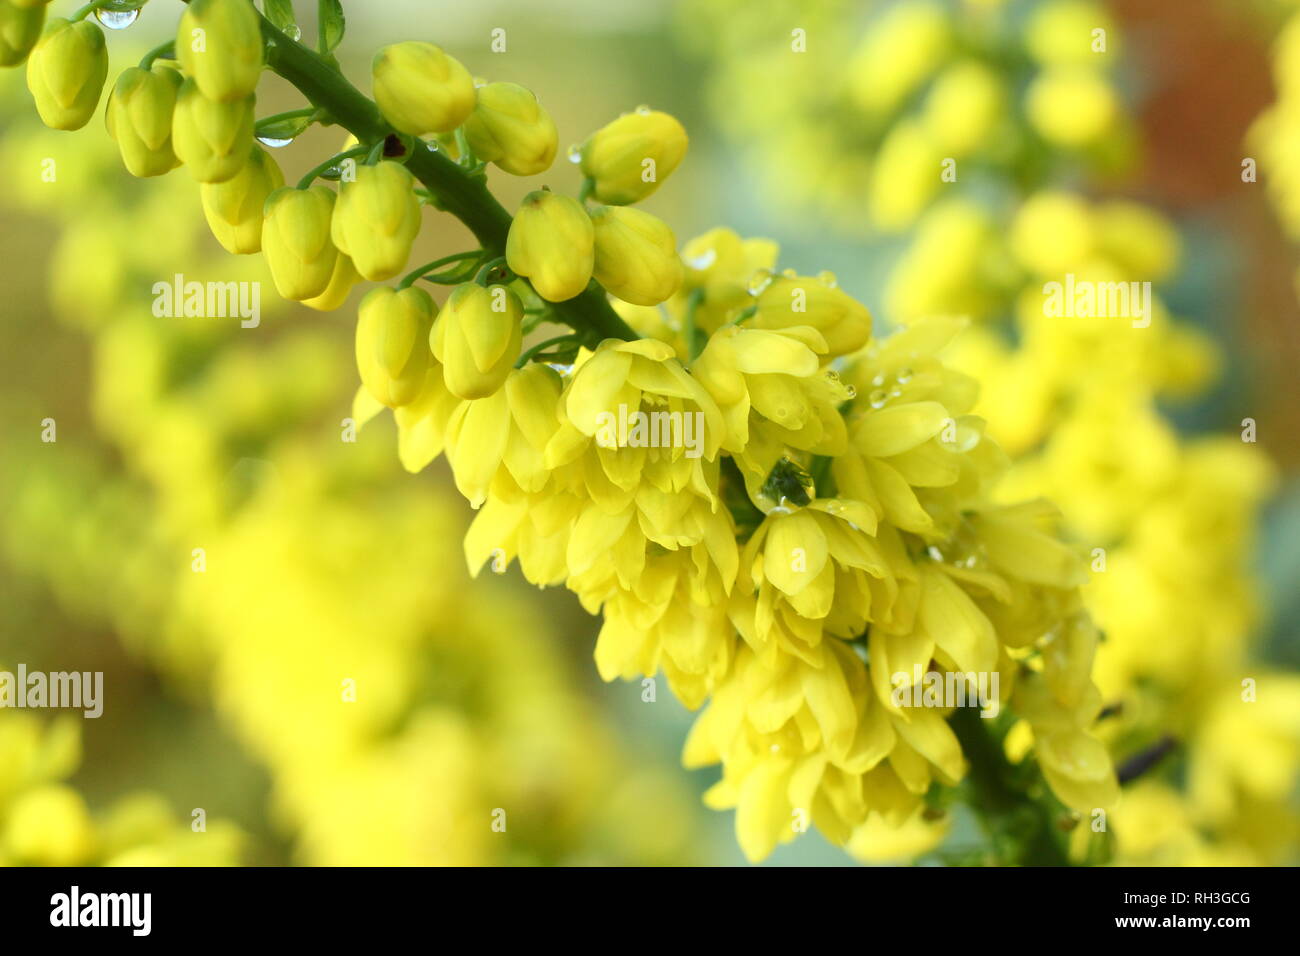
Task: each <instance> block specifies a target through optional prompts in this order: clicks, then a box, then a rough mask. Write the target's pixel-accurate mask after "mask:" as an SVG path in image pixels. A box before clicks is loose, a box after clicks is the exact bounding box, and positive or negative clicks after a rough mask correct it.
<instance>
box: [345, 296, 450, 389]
mask: <svg viewBox="0 0 1300 956" xmlns="http://www.w3.org/2000/svg"><path fill="white" fill-rule="evenodd" d="M436 314H437V306H435V305H434V302H433V297H432V296H430V295H429V293H427V292H425V291H424V290H423V289H419V288H415V287H412V288H409V289H401V290H398V289H392V288H390V287H388V286H380V287H379V288H377V289H372V290H370V292H368V293H367V294H366V296H365V298H364V299H362V300H361V307H360V309H359V311H358V317H357V334H356V357H357V370H358V371H359V372H360V373H361V382H362V384H363V385H365V387H366V389H367V390H368V391H369V392H370V394H371V395H372V396H374V398H375V399H377V400H378V401H379V402H381V403H383V404H384V405H387V406H389V407H390V408H395V407H398V406H401V405H406V404H409V403H410V402H412V401H414V400H415V399H416V398H417V397H418V396H419V395H420V393H421V391H422V390H423V389H424V386H425V373H426V372H427V371H428V369H429V366H430V364H431V363H432V355H431V354H430V352H429V330H430V328H431V327H432V326H433V321H434V316H435V315H436Z"/></svg>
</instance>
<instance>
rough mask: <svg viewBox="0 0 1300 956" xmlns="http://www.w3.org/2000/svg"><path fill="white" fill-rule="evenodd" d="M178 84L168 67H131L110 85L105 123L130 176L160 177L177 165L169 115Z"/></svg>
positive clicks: (173, 104) (176, 75)
mask: <svg viewBox="0 0 1300 956" xmlns="http://www.w3.org/2000/svg"><path fill="white" fill-rule="evenodd" d="M181 82H182V78H181V75H180V74H179V73H178V72H176V70H175V69H173V68H171V67H169V66H161V65H159V66H155V67H154V68H153V69H151V70H142V69H140V67H138V66H132V67H128V68H127V69H125V70H123V71H122V75H121V76H119V77H118V78H117V82H116V83H115V84H114V85H113V91H112V92H111V93H109V95H108V107H107V108H106V109H105V111H104V121H105V123H106V124H107V126H108V135H109V136H111V137H113V139H115V140H116V141H117V148H118V150H119V151H120V152H121V154H122V162H123V163H124V164H125V165H126V168H127V171H128V172H130V174H131V175H132V176H140V177H145V176H161V175H163V173H167V172H170V171H171V170H173V169H175V168H176V167H177V166H178V165H179V163H180V161H179V160H178V159H177V158H176V153H175V152H174V151H173V150H172V113H173V112H174V111H175V109H176V93H177V91H178V90H179V89H180V87H181Z"/></svg>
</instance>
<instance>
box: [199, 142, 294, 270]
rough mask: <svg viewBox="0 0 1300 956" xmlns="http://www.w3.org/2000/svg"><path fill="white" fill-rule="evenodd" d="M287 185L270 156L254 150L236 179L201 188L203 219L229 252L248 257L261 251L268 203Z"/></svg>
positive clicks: (254, 148) (260, 149)
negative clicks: (265, 210)
mask: <svg viewBox="0 0 1300 956" xmlns="http://www.w3.org/2000/svg"><path fill="white" fill-rule="evenodd" d="M283 185H284V174H283V173H281V172H280V167H279V165H278V164H277V163H276V161H275V160H274V159H272V158H271V154H270V153H268V152H267V151H266V150H264V149H262V147H260V146H254V147H253V149H252V152H251V153H249V160H248V162H247V163H246V164H245V165H244V168H243V169H241V170H240V171H239V172H238V173H236V174H235V176H234V178H233V179H228V180H226V181H225V182H224V183H204V184H203V185H202V186H200V187H199V194H200V195H201V196H202V198H203V215H204V216H205V217H206V218H207V220H208V227H209V228H210V229H211V230H212V234H213V235H214V236H216V237H217V242H219V243H221V245H222V246H224V247H225V249H226V251H227V252H230V253H232V254H234V255H237V256H245V255H249V254H251V253H254V252H261V251H262V212H263V210H264V208H265V207H266V199H267V197H268V196H270V195H271V193H273V192H275V191H276V190H277V189H279V188H280V187H281V186H283Z"/></svg>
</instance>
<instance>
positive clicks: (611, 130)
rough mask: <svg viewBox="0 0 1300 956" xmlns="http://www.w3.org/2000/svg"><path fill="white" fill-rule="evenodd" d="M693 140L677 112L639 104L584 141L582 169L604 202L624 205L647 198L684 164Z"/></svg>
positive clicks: (596, 194) (595, 192) (598, 196)
mask: <svg viewBox="0 0 1300 956" xmlns="http://www.w3.org/2000/svg"><path fill="white" fill-rule="evenodd" d="M688 145H689V141H688V139H687V136H686V130H685V128H683V126H682V124H681V123H679V122H678V121H677V119H676V118H675V117H672V116H670V115H669V114H667V113H663V112H660V111H658V110H650V109H645V108H640V109H637V110H635V111H634V112H631V113H626V114H624V115H623V116H620V117H619V118H618V119H616V120H614V121H613V122H612V123H610V124H608V125H607V126H604V127H602V128H601V129H599V130H597V131H596V132H595V133H593V134H592V135H591V137H590V138H589V139H588V140H587V142H586V143H584V144H583V145H582V149H581V160H582V173H583V175H584V176H586V177H587V178H589V179H590V180H592V182H593V183H594V192H593V194H594V195H595V197H596V198H597V199H598V200H600V201H601V202H603V203H609V204H611V205H616V206H625V205H628V204H629V203H634V202H640V201H641V200H642V199H645V198H646V197H647V196H649V195H650V194H651V193H653V192H654V191H655V190H656V189H658V188H659V185H660V184H661V183H662V182H663V181H664V180H665V179H667V178H668V176H669V175H670V174H671V173H672V172H673V170H675V169H676V168H677V166H678V165H679V164H680V163H681V161H682V157H684V156H685V155H686V149H687V146H688Z"/></svg>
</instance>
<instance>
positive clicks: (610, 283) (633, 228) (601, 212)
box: [591, 206, 682, 305]
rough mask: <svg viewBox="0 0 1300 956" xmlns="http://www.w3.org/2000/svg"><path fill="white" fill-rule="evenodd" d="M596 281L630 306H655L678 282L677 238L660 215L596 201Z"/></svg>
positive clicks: (593, 216) (680, 276) (679, 266)
mask: <svg viewBox="0 0 1300 956" xmlns="http://www.w3.org/2000/svg"><path fill="white" fill-rule="evenodd" d="M591 224H592V227H593V230H594V238H595V265H594V274H595V277H596V281H597V282H599V283H600V284H601V285H603V286H604V287H605V289H606V290H607V291H608V292H609V293H610V294H611V295H614V296H617V297H618V298H620V299H622V300H623V301H624V302H631V303H632V304H633V305H657V304H658V303H660V302H663V301H664V300H665V299H667V298H669V297H670V296H672V294H673V293H674V292H676V291H677V290H678V288H680V287H681V284H682V263H681V260H680V259H678V258H677V240H676V238H675V237H674V236H673V231H672V230H671V229H669V228H668V226H667V225H666V224H665V223H664V222H663V220H661V219H656V218H655V217H654V216H652V215H650V214H649V213H646V212H642V211H641V210H639V209H624V208H622V207H619V206H601V207H599V208H597V209H595V210H593V211H592V213H591Z"/></svg>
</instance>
